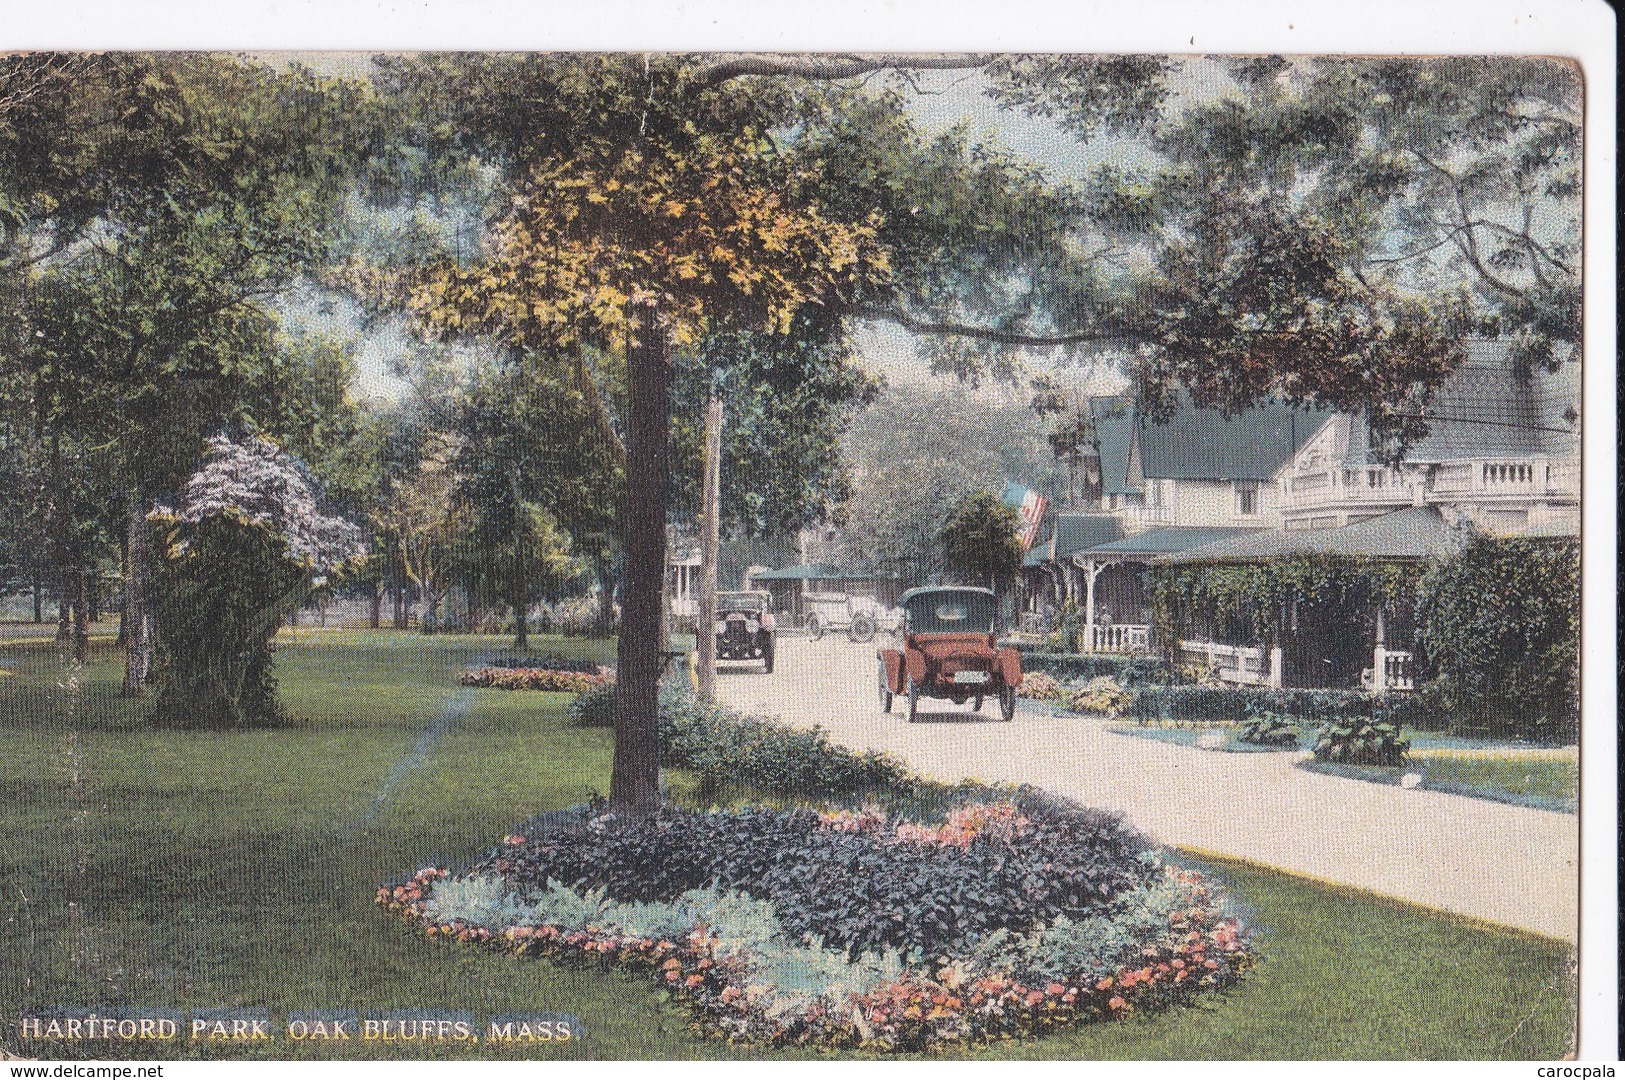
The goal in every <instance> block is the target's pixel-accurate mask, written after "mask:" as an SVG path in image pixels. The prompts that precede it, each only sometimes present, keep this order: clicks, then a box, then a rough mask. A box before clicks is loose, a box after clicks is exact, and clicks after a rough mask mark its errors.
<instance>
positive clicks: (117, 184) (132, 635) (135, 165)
mask: <svg viewBox="0 0 1625 1080" xmlns="http://www.w3.org/2000/svg"><path fill="white" fill-rule="evenodd" d="M0 79H3V80H4V84H3V85H0V100H13V101H15V98H16V96H17V95H18V94H22V95H23V104H22V105H16V104H15V103H14V104H13V106H12V107H11V108H9V109H8V110H7V111H6V112H5V115H4V118H3V120H0V133H3V134H4V136H5V137H7V138H9V139H10V140H11V141H12V142H13V143H14V144H16V145H18V146H22V147H26V148H28V154H27V155H26V157H25V162H24V163H25V164H26V165H27V166H28V167H27V168H25V169H23V170H21V171H20V172H19V173H18V174H16V175H14V176H13V177H12V178H11V179H12V185H11V190H10V192H9V193H8V199H9V201H8V204H7V206H8V209H9V211H10V219H11V222H12V224H13V226H14V228H15V232H14V233H12V234H11V235H12V236H13V237H14V238H15V242H14V245H13V249H12V250H13V253H14V257H13V258H12V260H11V262H10V263H9V266H10V267H11V268H12V270H13V271H14V275H13V278H12V280H11V282H10V284H11V287H12V288H14V289H15V290H16V293H17V295H18V296H19V297H20V301H19V308H20V311H21V318H20V319H19V320H18V321H17V323H16V324H15V330H16V335H17V336H16V339H15V345H14V347H13V348H11V349H8V350H7V351H6V361H7V363H8V364H10V365H15V367H16V371H17V373H18V378H16V379H8V380H6V385H7V386H8V387H14V388H16V396H15V397H12V398H10V399H9V400H8V401H6V402H5V403H4V405H5V406H6V408H7V410H8V411H10V410H13V409H14V410H17V411H19V412H22V413H25V414H26V416H27V418H28V419H27V423H28V425H30V426H31V428H32V430H33V431H34V433H35V436H36V437H37V438H39V439H41V440H42V441H43V442H45V443H46V444H47V445H48V446H50V447H51V448H52V450H51V453H52V454H55V455H58V456H61V455H65V454H67V453H68V450H67V448H69V447H76V448H78V449H77V450H75V451H74V453H82V454H83V455H85V462H84V465H85V468H86V470H88V472H89V473H90V474H92V475H95V476H97V477H99V478H104V479H105V481H106V482H107V483H109V484H111V485H112V486H113V487H115V488H116V489H117V494H116V496H115V497H114V498H112V499H111V500H109V501H107V502H103V503H101V506H102V508H103V513H101V514H100V515H99V517H103V518H104V517H106V516H107V513H109V512H110V513H111V515H112V517H113V519H114V520H113V521H111V522H107V523H106V524H107V525H108V526H109V527H110V528H109V531H111V532H115V533H117V534H118V535H120V536H122V537H123V540H124V546H125V550H126V555H125V562H126V565H127V573H126V575H125V577H126V597H125V605H124V606H125V615H126V629H127V630H128V631H130V632H129V633H127V641H128V652H127V657H126V678H125V692H126V693H129V694H139V693H140V692H141V687H142V684H143V682H144V680H145V674H146V670H147V667H148V661H149V657H150V650H151V636H150V634H149V632H148V617H147V614H146V611H147V607H148V604H147V600H148V597H147V591H148V590H147V588H146V582H145V576H146V575H145V571H146V567H147V564H148V562H149V559H150V557H149V553H148V552H147V550H146V539H145V526H144V525H143V523H142V522H143V519H144V516H145V514H146V510H147V508H148V506H150V504H151V501H152V500H153V499H154V498H155V497H158V496H160V495H162V494H164V493H166V492H168V491H171V490H173V488H174V486H175V485H176V484H177V483H178V482H179V481H180V480H181V479H182V478H183V477H185V476H186V475H187V474H188V473H189V472H190V471H191V469H192V468H193V466H194V465H195V463H196V461H197V458H198V455H199V453H200V452H201V450H202V447H203V441H204V439H205V437H207V436H208V435H210V434H212V433H214V432H217V431H219V430H221V429H222V428H223V427H226V426H232V425H236V426H237V427H239V428H240V429H242V430H269V431H288V430H293V429H298V428H302V427H304V426H306V424H307V422H308V421H309V419H310V418H309V416H308V415H300V413H301V412H305V411H307V406H306V404H305V402H304V401H302V400H301V398H300V395H298V394H289V393H286V391H287V389H288V386H289V383H290V381H291V380H290V372H289V370H288V369H289V368H297V367H300V366H301V363H300V361H299V360H298V359H297V358H295V357H291V356H290V351H291V350H290V349H289V348H288V347H287V344H286V342H285V341H284V340H283V339H282V338H281V337H280V336H279V334H278V333H277V325H278V323H277V319H276V316H275V314H274V313H273V311H272V310H271V304H272V301H273V299H274V298H275V297H276V296H277V295H278V294H279V293H280V292H281V291H283V290H284V289H285V288H286V287H287V286H288V285H290V284H291V283H292V282H293V281H294V280H295V279H296V278H298V277H299V276H300V275H302V274H304V273H305V272H307V271H308V270H310V269H311V268H312V267H314V266H315V265H317V264H319V263H320V261H321V260H322V259H323V257H324V254H325V251H326V248H327V244H328V242H329V240H330V238H331V232H332V229H333V226H334V225H335V224H336V222H337V220H338V214H337V211H338V208H339V205H340V198H341V196H342V194H343V192H344V191H345V189H346V188H347V187H348V180H347V178H348V177H349V176H351V175H353V174H354V172H355V167H354V161H355V159H356V157H357V155H358V153H359V151H360V146H359V145H358V143H360V142H364V141H365V140H358V139H357V138H356V137H355V132H356V131H357V117H358V116H359V115H362V111H361V110H358V109H357V108H356V104H357V93H358V89H359V88H357V87H353V86H347V85H345V84H340V83H336V82H333V81H331V80H321V79H317V78H315V77H314V76H312V75H310V74H309V73H308V72H304V71H299V70H291V71H282V72H278V71H275V70H273V69H272V68H270V67H268V66H265V65H262V64H260V63H258V62H254V61H246V60H243V59H240V58H233V57H224V56H213V55H203V54H142V55H126V54H110V55H108V56H105V57H100V58H95V59H94V60H88V61H86V62H84V63H82V64H81V63H69V62H68V61H66V60H64V61H63V62H62V64H61V65H55V66H53V65H52V64H50V63H46V64H45V66H43V67H40V66H38V65H35V66H33V67H30V66H28V65H25V64H17V63H14V64H12V65H10V66H9V67H7V68H6V69H5V70H4V71H3V72H0ZM27 87H33V90H34V92H33V93H32V95H29V94H28V93H25V92H24V90H25V89H26V88H27ZM42 126H46V127H51V126H54V127H55V130H51V131H42V130H41V127H42ZM36 249H43V250H40V251H38V252H37V253H36ZM16 252H22V253H23V254H21V255H17V254H15V253H16ZM306 370H308V366H307V368H306ZM312 400H323V399H322V398H321V397H320V396H319V395H318V396H317V397H314V398H312ZM327 400H329V401H330V399H327ZM52 482H53V483H56V484H58V485H59V486H62V487H63V488H64V489H65V488H66V486H67V485H68V484H69V483H70V481H69V480H67V479H65V478H63V477H61V476H57V477H55V478H53V481H52ZM49 501H50V502H51V508H52V509H53V511H55V512H56V514H57V517H58V518H61V520H59V521H58V523H57V524H55V525H53V526H52V528H53V530H54V532H55V534H56V535H59V536H63V537H69V536H72V535H74V534H76V533H78V532H82V531H83V529H84V527H85V522H84V521H83V520H82V519H81V520H74V519H72V518H63V517H62V515H63V514H65V513H67V511H68V509H69V506H70V504H71V502H72V500H70V499H69V498H68V497H67V493H66V491H65V490H64V491H63V492H61V493H59V495H58V496H57V497H55V498H54V499H51V500H49ZM107 507H111V508H112V509H111V510H110V511H107V510H106V508H107ZM58 558H59V561H60V562H63V563H64V564H75V563H77V564H78V566H77V569H76V570H75V573H78V574H80V575H81V576H82V575H83V573H84V566H83V564H84V562H85V559H84V558H83V556H82V555H80V554H79V553H78V551H77V549H76V547H75V544H74V543H73V542H72V541H69V540H64V541H63V548H62V551H61V553H60V554H59V557H58Z"/></svg>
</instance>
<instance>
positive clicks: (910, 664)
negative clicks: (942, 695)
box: [903, 649, 925, 686]
mask: <svg viewBox="0 0 1625 1080" xmlns="http://www.w3.org/2000/svg"><path fill="white" fill-rule="evenodd" d="M903 668H904V670H905V671H907V672H908V677H909V678H911V679H913V680H914V685H915V686H924V685H925V653H923V652H921V651H920V650H919V649H909V650H908V651H907V652H905V653H904V654H903Z"/></svg>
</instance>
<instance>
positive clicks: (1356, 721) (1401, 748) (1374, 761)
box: [1314, 716, 1411, 765]
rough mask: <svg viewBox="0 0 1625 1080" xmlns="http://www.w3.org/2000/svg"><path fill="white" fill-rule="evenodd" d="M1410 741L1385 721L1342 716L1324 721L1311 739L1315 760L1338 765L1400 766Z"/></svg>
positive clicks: (1409, 746)
mask: <svg viewBox="0 0 1625 1080" xmlns="http://www.w3.org/2000/svg"><path fill="white" fill-rule="evenodd" d="M1410 748H1411V744H1410V740H1409V739H1406V738H1403V737H1402V736H1401V735H1400V734H1399V729H1398V728H1397V727H1395V726H1394V725H1393V724H1391V723H1388V722H1387V721H1385V720H1372V719H1371V718H1369V717H1363V716H1342V717H1337V718H1335V719H1332V720H1328V721H1326V722H1325V723H1324V724H1322V725H1321V727H1320V731H1319V732H1318V733H1317V734H1316V737H1315V746H1314V751H1315V760H1316V761H1322V762H1329V763H1332V764H1338V765H1403V764H1405V755H1406V753H1407V752H1409V750H1410Z"/></svg>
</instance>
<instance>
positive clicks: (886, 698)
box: [879, 660, 891, 713]
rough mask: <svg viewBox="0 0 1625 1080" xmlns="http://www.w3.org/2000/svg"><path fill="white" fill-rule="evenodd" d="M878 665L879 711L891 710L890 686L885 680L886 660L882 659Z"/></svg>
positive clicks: (886, 711)
mask: <svg viewBox="0 0 1625 1080" xmlns="http://www.w3.org/2000/svg"><path fill="white" fill-rule="evenodd" d="M879 667H880V711H881V712H883V713H889V712H891V686H890V685H889V684H888V683H887V682H886V661H884V660H882V661H880V664H879Z"/></svg>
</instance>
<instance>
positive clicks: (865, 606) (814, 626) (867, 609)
mask: <svg viewBox="0 0 1625 1080" xmlns="http://www.w3.org/2000/svg"><path fill="white" fill-rule="evenodd" d="M801 602H802V603H803V604H805V605H806V607H807V624H806V625H807V636H808V637H810V638H812V639H813V640H814V641H817V640H818V639H820V638H822V637H823V636H824V635H825V634H827V633H829V632H830V631H832V630H844V631H846V636H847V637H848V638H849V639H850V640H852V641H855V642H857V643H858V644H860V645H863V644H867V643H868V642H871V641H873V640H874V639H875V608H876V606H877V605H876V604H875V602H874V601H873V600H870V599H868V598H867V597H861V596H852V595H851V594H849V593H843V592H827V593H826V592H810V593H802V594H801Z"/></svg>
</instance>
